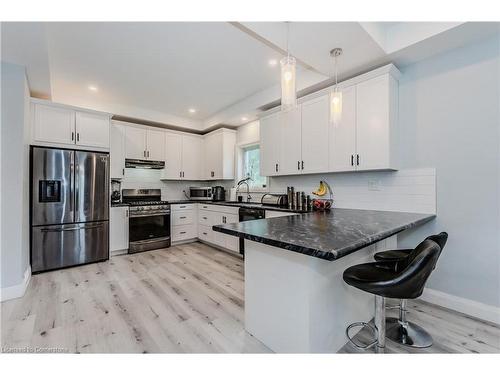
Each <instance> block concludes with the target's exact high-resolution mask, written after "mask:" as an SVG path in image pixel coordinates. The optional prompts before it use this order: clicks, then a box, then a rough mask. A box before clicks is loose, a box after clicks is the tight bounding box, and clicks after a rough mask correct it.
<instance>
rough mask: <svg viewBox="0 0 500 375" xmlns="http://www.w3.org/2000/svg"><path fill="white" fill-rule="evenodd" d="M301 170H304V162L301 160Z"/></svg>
mask: <svg viewBox="0 0 500 375" xmlns="http://www.w3.org/2000/svg"><path fill="white" fill-rule="evenodd" d="M302 169H304V160H302Z"/></svg>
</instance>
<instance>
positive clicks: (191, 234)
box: [170, 203, 198, 242]
mask: <svg viewBox="0 0 500 375" xmlns="http://www.w3.org/2000/svg"><path fill="white" fill-rule="evenodd" d="M171 210H172V215H171V221H170V223H171V227H170V232H171V236H172V242H179V241H188V240H195V239H196V237H197V235H198V224H197V222H198V215H197V213H198V209H197V204H196V203H186V204H172V205H171Z"/></svg>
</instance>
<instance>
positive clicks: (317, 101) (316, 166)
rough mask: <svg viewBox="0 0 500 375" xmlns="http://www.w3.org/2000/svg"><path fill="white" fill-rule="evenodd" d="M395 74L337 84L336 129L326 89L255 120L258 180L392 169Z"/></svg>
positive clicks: (381, 72)
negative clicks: (294, 107)
mask: <svg viewBox="0 0 500 375" xmlns="http://www.w3.org/2000/svg"><path fill="white" fill-rule="evenodd" d="M399 75H400V72H399V71H398V70H397V69H396V67H395V66H394V65H392V64H390V65H387V66H384V67H382V68H379V69H376V70H375V71H373V72H368V73H366V74H363V75H361V76H359V77H354V78H352V79H350V80H348V81H346V82H343V83H342V85H341V90H342V97H343V98H342V116H341V120H340V121H339V123H338V124H331V123H330V95H329V90H324V91H322V92H318V93H314V94H311V95H310V96H308V97H305V98H301V99H300V100H299V102H301V104H299V106H298V108H297V110H296V111H291V112H286V113H281V112H274V113H272V114H269V115H268V116H265V117H263V118H261V121H260V134H261V140H260V142H261V156H262V158H261V173H262V175H265V176H276V175H288V174H294V175H295V174H302V173H326V172H344V171H364V170H394V169H396V168H397V157H396V156H397V155H396V149H397V144H396V142H397V137H396V135H397V118H398V81H397V79H398V77H399ZM297 113H300V116H297Z"/></svg>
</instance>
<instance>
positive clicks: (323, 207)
mask: <svg viewBox="0 0 500 375" xmlns="http://www.w3.org/2000/svg"><path fill="white" fill-rule="evenodd" d="M332 206H333V199H313V210H314V211H329V210H330V209H331V208H332Z"/></svg>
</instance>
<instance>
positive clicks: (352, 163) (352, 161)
mask: <svg viewBox="0 0 500 375" xmlns="http://www.w3.org/2000/svg"><path fill="white" fill-rule="evenodd" d="M351 165H352V166H353V167H354V155H351Z"/></svg>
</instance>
